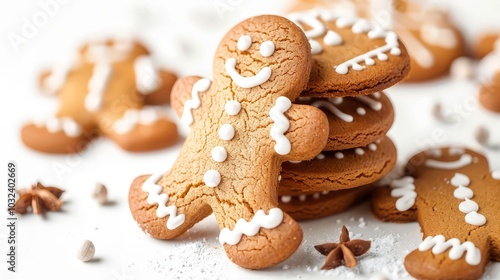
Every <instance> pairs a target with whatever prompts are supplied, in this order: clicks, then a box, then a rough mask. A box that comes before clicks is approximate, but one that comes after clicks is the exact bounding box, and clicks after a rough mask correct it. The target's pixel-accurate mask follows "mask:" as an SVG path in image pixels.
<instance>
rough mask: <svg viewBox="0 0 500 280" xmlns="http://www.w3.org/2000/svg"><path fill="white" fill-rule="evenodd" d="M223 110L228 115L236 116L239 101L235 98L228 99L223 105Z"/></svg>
mask: <svg viewBox="0 0 500 280" xmlns="http://www.w3.org/2000/svg"><path fill="white" fill-rule="evenodd" d="M224 110H225V111H226V113H227V114H228V115H231V116H236V115H237V114H238V113H239V112H240V110H241V103H240V102H238V101H236V100H229V101H228V102H226V105H224Z"/></svg>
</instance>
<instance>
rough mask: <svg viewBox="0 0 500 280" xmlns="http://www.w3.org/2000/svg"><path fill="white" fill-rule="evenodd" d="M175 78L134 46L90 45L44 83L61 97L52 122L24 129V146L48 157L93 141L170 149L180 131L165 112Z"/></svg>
mask: <svg viewBox="0 0 500 280" xmlns="http://www.w3.org/2000/svg"><path fill="white" fill-rule="evenodd" d="M175 80H176V77H175V75H174V74H172V73H169V72H166V71H163V70H158V69H157V67H156V66H155V64H154V61H153V60H152V58H151V56H150V55H149V52H148V50H147V49H146V48H145V47H144V46H143V45H141V44H140V43H138V42H135V41H132V40H106V41H98V42H91V43H89V44H87V45H85V46H83V48H82V49H81V50H80V52H79V57H78V61H77V62H76V63H74V64H72V65H69V66H67V67H56V68H54V69H53V70H51V71H48V72H46V73H43V74H42V75H41V77H40V86H41V88H42V90H44V91H45V92H47V93H49V94H54V95H58V98H59V109H58V112H57V113H56V114H55V116H54V117H50V118H47V119H43V120H37V121H35V122H33V123H30V124H28V125H26V126H24V127H23V129H22V131H21V137H22V140H23V142H24V143H25V144H26V145H27V146H29V147H30V148H33V149H35V150H39V151H42V152H47V153H76V152H79V151H80V150H82V149H83V148H84V147H85V146H86V145H87V144H88V143H89V141H91V140H92V139H93V138H94V137H95V136H98V135H103V136H107V137H109V138H111V139H112V140H113V141H115V142H116V143H117V144H118V145H119V146H120V147H121V148H123V149H125V150H129V151H146V150H153V149H159V148H164V147H168V146H170V145H173V144H175V143H176V142H177V140H178V138H179V136H178V132H177V127H176V125H175V124H174V123H173V122H172V121H171V120H170V119H169V118H168V117H167V115H166V111H165V109H162V108H160V107H146V105H160V104H165V103H167V102H168V100H169V98H170V90H171V88H172V86H173V83H174V82H175Z"/></svg>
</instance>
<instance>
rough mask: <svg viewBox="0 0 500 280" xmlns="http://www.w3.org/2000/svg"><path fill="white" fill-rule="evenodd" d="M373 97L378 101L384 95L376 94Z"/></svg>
mask: <svg viewBox="0 0 500 280" xmlns="http://www.w3.org/2000/svg"><path fill="white" fill-rule="evenodd" d="M372 95H373V97H375V98H377V99H379V98H380V97H382V95H381V94H380V92H375V93H373V94H372Z"/></svg>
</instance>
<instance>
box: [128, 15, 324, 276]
mask: <svg viewBox="0 0 500 280" xmlns="http://www.w3.org/2000/svg"><path fill="white" fill-rule="evenodd" d="M213 71H214V81H210V80H208V79H201V78H199V77H188V78H184V79H181V80H179V81H177V82H176V84H175V85H174V88H173V91H172V107H173V108H174V109H175V111H176V112H177V114H178V115H179V116H181V120H182V121H183V122H184V123H185V124H186V125H189V126H190V134H189V135H188V137H187V139H186V141H185V143H184V146H183V147H182V149H181V151H180V154H179V156H178V158H177V160H176V161H175V163H174V164H173V167H172V168H171V169H170V170H169V171H167V172H166V173H158V174H154V175H153V176H141V177H139V178H137V179H136V180H135V181H134V182H133V184H132V186H131V189H130V193H129V205H130V210H131V212H132V215H133V217H134V219H135V220H136V221H137V223H138V224H139V226H140V227H141V228H142V229H143V230H144V231H145V232H146V233H148V234H149V235H151V236H152V237H154V238H159V239H172V238H175V237H177V236H179V235H181V234H183V233H184V232H185V231H186V230H187V229H189V228H191V227H192V226H193V225H194V224H196V223H197V222H199V221H201V220H202V219H203V218H205V217H206V216H208V215H210V214H211V213H212V212H213V213H214V214H215V217H216V219H217V223H218V224H219V227H220V229H221V232H220V235H219V241H220V243H221V245H223V247H224V250H225V251H226V254H227V256H228V257H229V259H230V260H231V261H233V262H234V263H236V264H237V265H239V266H241V267H244V268H249V269H261V268H265V267H268V266H272V265H275V264H277V263H279V262H281V261H283V260H285V259H287V258H288V257H289V256H290V255H291V254H293V252H295V250H296V249H297V248H298V246H299V245H300V243H301V240H302V230H301V229H300V226H299V225H298V224H297V222H295V221H294V220H293V219H292V218H291V217H290V216H289V215H287V214H286V213H284V212H283V211H282V210H280V209H279V208H278V199H277V198H278V194H277V191H278V174H279V171H280V167H281V163H282V162H283V161H286V160H307V159H311V158H313V157H314V156H316V155H317V154H319V153H320V152H321V150H322V149H323V147H324V146H325V145H326V141H327V138H328V121H327V118H326V116H325V114H324V113H323V112H322V111H321V110H319V109H317V108H314V107H311V106H305V105H298V104H292V103H291V101H293V100H295V99H296V98H297V97H298V96H299V94H300V92H301V91H302V90H304V89H305V87H306V85H307V77H308V76H309V74H310V71H311V54H310V46H309V44H308V42H307V38H306V37H305V35H304V33H303V32H302V31H301V30H300V29H299V28H298V27H297V26H296V25H295V24H293V23H292V22H291V21H289V20H287V19H285V18H282V17H279V16H258V17H253V18H250V19H248V20H245V21H243V22H241V23H240V24H238V25H237V26H235V27H234V28H233V29H231V30H230V31H229V32H228V33H227V34H226V35H225V36H224V38H223V39H222V41H221V43H220V45H219V47H218V48H217V51H216V54H215V59H214V65H213Z"/></svg>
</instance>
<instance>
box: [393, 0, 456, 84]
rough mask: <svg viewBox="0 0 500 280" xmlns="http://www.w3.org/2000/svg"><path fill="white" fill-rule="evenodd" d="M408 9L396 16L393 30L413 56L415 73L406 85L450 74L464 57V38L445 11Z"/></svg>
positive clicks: (412, 6)
mask: <svg viewBox="0 0 500 280" xmlns="http://www.w3.org/2000/svg"><path fill="white" fill-rule="evenodd" d="M403 2H405V1H403ZM404 7H405V8H404V9H403V8H401V9H400V10H398V11H395V12H394V16H393V19H394V21H393V23H392V26H393V28H394V30H395V31H396V32H397V33H398V34H399V36H400V37H401V40H402V41H403V42H404V44H405V46H406V47H407V49H408V52H409V53H410V58H411V71H410V74H409V76H408V78H407V79H406V80H405V81H407V82H419V81H425V80H430V79H434V78H436V77H439V76H441V75H444V74H446V73H447V72H448V70H449V69H450V66H451V64H452V63H453V61H454V60H455V59H457V58H458V57H461V56H463V55H464V50H465V42H464V38H463V36H462V34H461V33H460V32H459V30H458V29H457V28H456V26H455V25H454V24H453V23H452V21H451V20H450V19H449V18H448V16H447V14H445V13H444V12H442V11H439V10H428V9H423V8H422V7H420V6H419V5H418V4H415V3H412V5H405V6H404Z"/></svg>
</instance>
